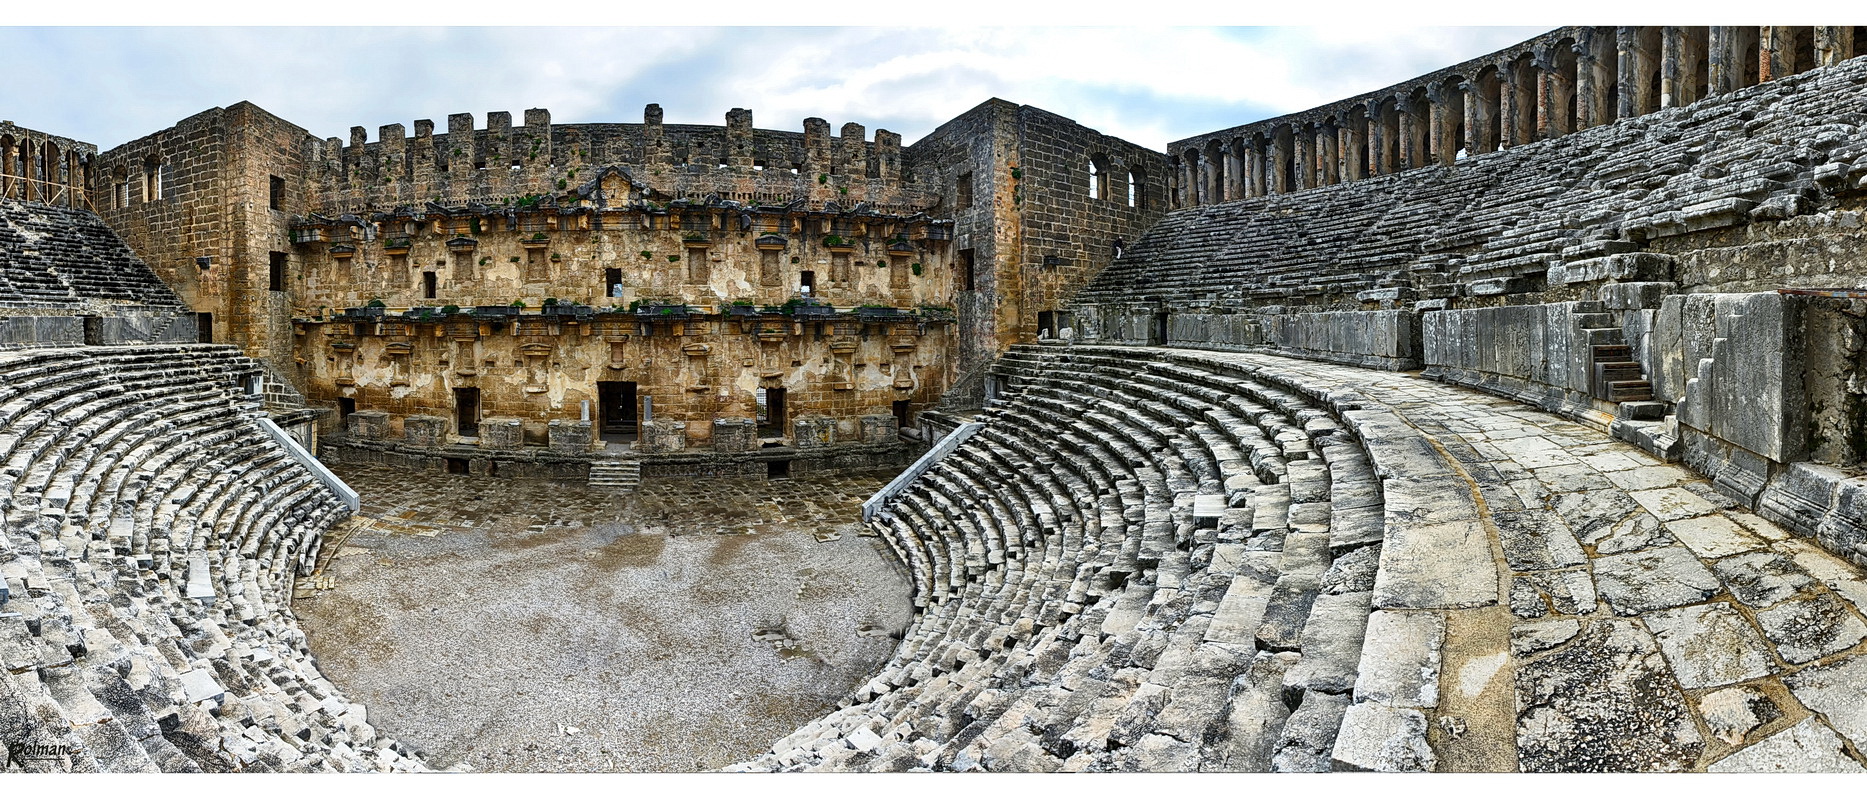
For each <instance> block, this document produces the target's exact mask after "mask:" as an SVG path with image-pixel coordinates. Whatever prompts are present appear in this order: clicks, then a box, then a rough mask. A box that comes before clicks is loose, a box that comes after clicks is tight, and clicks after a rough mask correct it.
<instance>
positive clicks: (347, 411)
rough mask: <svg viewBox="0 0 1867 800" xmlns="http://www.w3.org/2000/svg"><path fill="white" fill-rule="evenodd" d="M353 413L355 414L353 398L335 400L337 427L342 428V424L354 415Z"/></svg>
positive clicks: (354, 399) (354, 400)
mask: <svg viewBox="0 0 1867 800" xmlns="http://www.w3.org/2000/svg"><path fill="white" fill-rule="evenodd" d="M355 413H357V401H356V398H354V397H339V398H337V424H338V425H339V426H342V425H343V424H344V420H346V419H349V418H350V415H351V414H355Z"/></svg>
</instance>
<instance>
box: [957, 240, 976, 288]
mask: <svg viewBox="0 0 1867 800" xmlns="http://www.w3.org/2000/svg"><path fill="white" fill-rule="evenodd" d="M959 274H960V280H961V281H962V283H961V284H960V287H961V288H963V289H965V290H966V291H968V292H972V291H978V288H979V284H978V278H977V276H975V275H974V274H973V268H972V250H971V249H970V248H968V249H965V250H961V251H959Z"/></svg>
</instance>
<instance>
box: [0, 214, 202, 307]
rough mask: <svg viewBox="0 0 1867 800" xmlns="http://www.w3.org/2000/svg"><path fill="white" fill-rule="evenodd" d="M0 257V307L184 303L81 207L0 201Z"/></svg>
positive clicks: (112, 233)
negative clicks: (85, 302) (91, 303)
mask: <svg viewBox="0 0 1867 800" xmlns="http://www.w3.org/2000/svg"><path fill="white" fill-rule="evenodd" d="M0 256H4V257H0V305H16V306H18V305H30V306H52V307H63V306H76V305H80V304H81V302H82V301H83V300H102V301H120V302H129V303H136V304H142V305H162V306H179V305H181V304H182V303H181V300H180V299H179V298H177V297H176V296H175V293H174V292H172V291H170V290H169V288H168V287H167V286H165V285H163V283H162V281H161V280H159V279H158V278H156V276H155V274H154V273H152V272H150V271H149V269H148V267H146V266H144V265H143V263H142V261H141V260H139V259H137V257H136V255H135V254H134V253H131V252H130V249H129V247H128V246H126V245H124V243H123V240H122V239H119V238H117V235H116V233H115V232H113V231H112V230H111V229H110V227H109V226H108V225H105V224H104V221H103V220H101V219H99V218H98V217H97V215H96V214H93V213H91V212H89V211H85V210H83V209H77V208H69V207H66V206H54V205H46V204H44V203H25V202H20V201H16V200H0Z"/></svg>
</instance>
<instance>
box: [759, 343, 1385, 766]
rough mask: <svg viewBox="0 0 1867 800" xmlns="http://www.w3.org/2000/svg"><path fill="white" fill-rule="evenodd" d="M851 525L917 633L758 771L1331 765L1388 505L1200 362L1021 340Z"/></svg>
mask: <svg viewBox="0 0 1867 800" xmlns="http://www.w3.org/2000/svg"><path fill="white" fill-rule="evenodd" d="M993 372H994V373H995V374H996V375H997V376H998V378H999V379H1000V381H1001V382H1002V385H1003V386H1004V387H1005V391H1003V392H1002V393H1001V394H1000V396H999V398H998V400H996V401H995V402H994V403H993V404H992V407H991V408H990V409H988V410H987V411H986V412H985V414H984V415H983V416H982V417H981V418H980V421H983V422H986V423H987V424H986V425H985V427H984V428H982V429H981V430H980V431H979V432H978V433H977V434H976V435H975V436H973V437H972V438H971V439H969V440H968V441H966V442H965V443H964V444H962V445H961V446H960V447H959V448H958V449H957V450H956V451H954V452H953V453H952V454H951V455H949V456H948V457H946V458H945V459H943V460H942V461H940V462H939V463H938V464H936V465H935V466H934V467H933V468H932V469H930V470H929V471H928V472H926V473H925V474H924V475H922V476H921V477H920V478H919V479H917V480H916V481H915V482H914V483H912V484H911V485H910V486H909V487H908V488H907V490H906V491H905V492H903V493H902V494H900V495H898V496H897V497H896V498H895V499H894V500H892V501H891V502H890V503H889V504H888V505H887V506H886V508H885V510H884V512H883V513H881V514H878V515H877V516H876V518H875V519H874V520H873V521H872V522H871V523H870V524H871V526H872V527H874V528H875V529H876V532H877V533H878V534H879V535H880V536H882V537H883V538H884V539H886V540H887V541H888V542H889V543H890V545H892V546H893V547H894V549H895V550H896V552H897V554H898V555H899V556H900V558H901V561H902V563H904V564H905V565H907V568H908V570H909V572H910V573H911V574H912V580H913V583H914V603H915V605H916V607H917V614H916V620H915V622H914V623H913V624H912V626H911V627H910V628H909V629H908V630H907V631H906V632H905V634H904V639H903V641H902V643H901V645H900V647H899V648H898V650H897V652H896V654H895V656H894V657H893V658H892V659H891V660H890V661H889V662H888V663H886V664H885V665H884V666H883V667H882V668H881V669H880V671H879V672H878V674H877V675H876V676H875V677H874V678H873V679H872V680H870V681H869V682H868V683H867V684H866V685H865V686H863V687H861V688H859V689H858V690H857V691H856V692H854V693H853V694H852V695H851V696H850V697H848V698H846V699H845V700H844V704H845V705H844V707H843V708H840V709H839V710H837V711H835V712H832V713H831V714H829V715H828V716H826V717H824V718H822V719H820V720H817V721H815V722H813V723H810V724H808V725H806V726H805V727H803V728H802V729H800V730H799V731H797V732H796V733H794V734H792V735H791V736H789V737H787V738H785V739H783V740H780V741H779V742H777V743H776V744H775V745H774V746H773V748H772V750H771V752H769V753H767V754H765V755H763V756H761V757H759V758H757V759H754V760H752V761H749V762H746V763H743V764H741V765H738V766H737V768H739V769H763V770H795V769H811V770H836V771H840V770H906V769H917V768H932V769H941V770H946V769H952V770H965V769H973V768H982V769H988V770H1015V771H1037V770H1045V771H1047V770H1059V769H1062V770H1174V771H1186V770H1201V769H1204V770H1256V771H1268V770H1279V771H1326V770H1329V769H1331V768H1332V766H1333V759H1332V757H1331V756H1332V744H1333V742H1334V741H1335V738H1336V737H1335V733H1336V730H1337V729H1338V727H1339V726H1340V724H1341V720H1342V719H1343V717H1344V715H1345V713H1346V711H1347V709H1348V707H1349V706H1350V705H1351V698H1352V691H1353V690H1354V688H1355V684H1356V679H1357V674H1358V671H1360V670H1362V669H1365V660H1371V659H1372V660H1378V659H1380V658H1382V657H1383V654H1381V653H1378V652H1372V651H1370V652H1368V653H1364V652H1363V648H1362V644H1363V634H1364V631H1365V629H1366V627H1367V625H1368V621H1369V615H1370V613H1371V605H1372V604H1371V597H1372V596H1373V593H1374V590H1375V588H1376V586H1375V583H1376V580H1377V570H1378V564H1379V561H1380V552H1381V542H1382V536H1383V519H1384V517H1383V514H1384V509H1383V499H1382V493H1381V484H1380V480H1379V477H1378V476H1377V475H1376V471H1375V469H1374V463H1375V462H1371V460H1370V457H1369V453H1368V451H1367V450H1366V449H1365V447H1364V445H1363V443H1362V442H1361V441H1360V440H1359V439H1358V438H1357V437H1356V436H1355V434H1354V433H1353V432H1352V431H1351V430H1350V429H1349V428H1348V427H1347V426H1345V425H1343V424H1342V423H1341V422H1340V421H1338V419H1337V418H1336V416H1334V415H1332V413H1330V411H1329V409H1328V406H1327V404H1325V403H1322V402H1319V401H1318V400H1317V399H1316V398H1312V397H1308V396H1305V395H1303V394H1300V393H1298V392H1296V391H1293V390H1291V389H1289V388H1287V387H1283V386H1279V385H1275V384H1273V383H1271V382H1269V381H1267V380H1259V379H1255V378H1254V377H1252V376H1251V375H1249V374H1246V373H1245V372H1244V371H1242V370H1241V371H1236V372H1234V371H1229V370H1227V368H1226V367H1224V366H1222V365H1219V364H1216V363H1212V362H1200V363H1193V362H1190V361H1178V362H1175V361H1169V360H1158V361H1147V360H1140V361H1138V360H1136V359H1134V358H1133V357H1113V356H1111V355H1107V354H1103V355H1098V354H1096V353H1095V352H1094V351H1091V350H1088V349H1085V348H1068V349H1065V348H1052V347H1042V346H1021V347H1014V348H1012V349H1011V350H1010V351H1009V352H1008V353H1007V354H1006V355H1005V356H1003V357H1002V358H1001V359H1000V360H999V361H998V362H997V363H996V365H995V366H994V367H993Z"/></svg>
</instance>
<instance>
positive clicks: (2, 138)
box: [0, 134, 19, 198]
mask: <svg viewBox="0 0 1867 800" xmlns="http://www.w3.org/2000/svg"><path fill="white" fill-rule="evenodd" d="M16 158H17V156H15V155H14V145H13V135H12V134H0V198H12V197H13V196H14V192H15V191H17V190H18V186H19V176H18V175H16V174H15V173H16V172H17V167H15V166H14V160H15V159H16Z"/></svg>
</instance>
